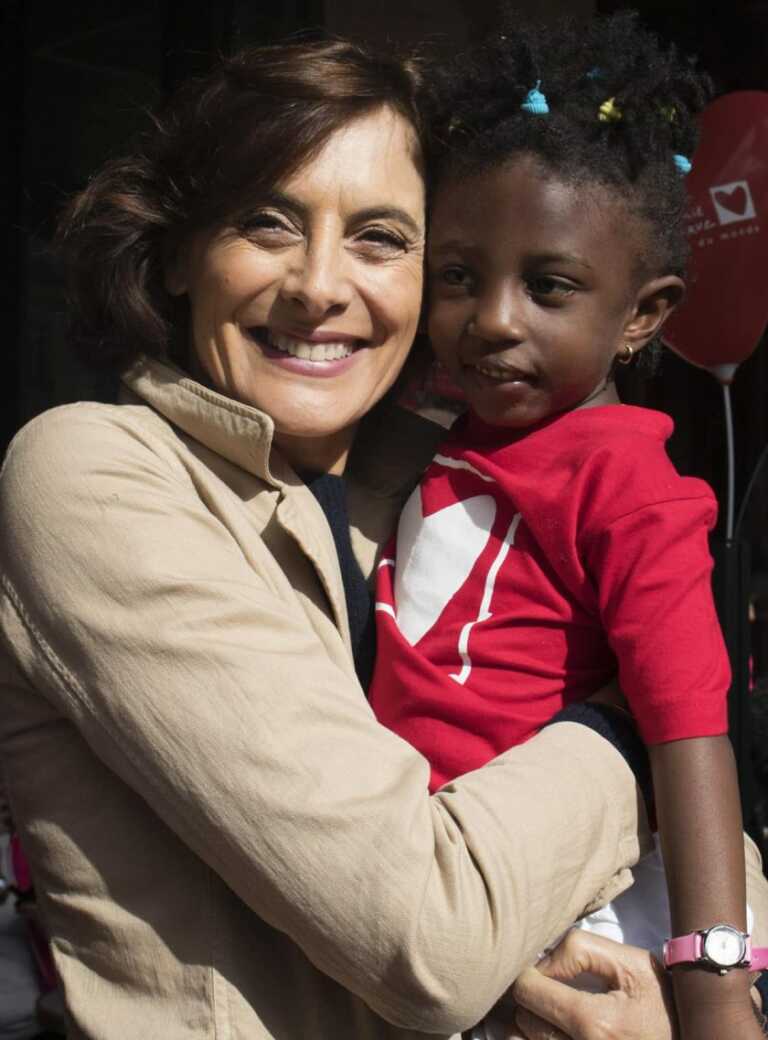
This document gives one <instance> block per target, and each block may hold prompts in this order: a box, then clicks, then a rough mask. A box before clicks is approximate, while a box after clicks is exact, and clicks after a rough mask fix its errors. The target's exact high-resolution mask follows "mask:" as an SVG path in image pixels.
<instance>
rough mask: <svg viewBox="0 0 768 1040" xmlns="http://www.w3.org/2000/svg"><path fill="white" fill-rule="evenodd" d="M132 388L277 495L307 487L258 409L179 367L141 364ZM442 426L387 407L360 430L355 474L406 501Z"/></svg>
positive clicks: (131, 376)
mask: <svg viewBox="0 0 768 1040" xmlns="http://www.w3.org/2000/svg"><path fill="white" fill-rule="evenodd" d="M122 379H123V382H124V383H125V385H126V386H127V387H128V388H129V389H130V390H131V391H133V393H134V394H136V395H137V396H138V397H139V398H141V399H142V400H143V401H145V402H146V403H147V404H148V405H150V407H152V408H153V409H154V410H155V411H157V412H159V413H160V414H161V415H162V416H163V417H164V418H166V419H167V420H168V421H169V422H170V423H173V425H174V426H177V427H178V428H179V429H180V430H182V431H183V432H184V433H186V434H187V435H188V436H190V437H192V438H194V439H195V440H197V441H199V442H200V443H201V444H203V445H205V447H206V448H209V449H210V450H211V451H214V452H216V454H218V455H220V456H221V457H222V458H225V459H227V460H228V461H229V462H232V463H234V464H235V465H236V466H239V467H240V468H241V469H244V470H245V471H246V472H248V473H251V474H253V475H254V476H256V477H259V478H260V479H261V480H264V481H265V482H266V483H268V484H270V485H272V486H273V487H276V488H280V489H282V488H284V487H285V486H286V485H293V486H295V485H296V484H297V483H300V481H299V478H298V477H297V476H296V474H295V472H294V470H293V469H292V467H291V466H290V465H289V463H288V462H287V461H286V460H285V459H283V458H282V456H281V455H280V452H279V450H278V449H277V448H276V447H275V446H274V445H273V443H272V442H273V438H274V432H275V426H274V423H273V421H272V419H271V418H270V417H269V416H268V415H267V414H266V413H265V412H262V411H260V410H259V409H258V408H253V407H252V406H250V405H247V404H241V403H240V402H239V401H235V400H233V399H232V398H231V397H226V396H225V395H224V394H220V393H218V392H217V391H216V390H213V389H211V388H210V387H207V386H204V385H203V384H202V383H199V382H197V381H196V380H194V379H193V378H192V377H191V376H189V375H187V374H186V373H185V372H183V371H182V370H181V369H179V368H177V367H176V366H175V365H173V364H171V363H170V362H166V361H159V360H156V359H154V358H148V357H144V356H142V357H140V358H139V359H138V360H137V361H136V362H135V363H134V364H133V365H131V366H130V368H128V369H127V370H126V371H125V372H124V373H123V376H122ZM443 432H444V431H443V430H442V429H441V427H439V426H437V425H436V424H435V423H432V422H430V421H429V420H427V419H423V418H421V416H418V415H415V414H413V413H411V412H407V411H406V410H405V409H402V408H399V407H397V406H395V405H392V404H389V403H388V402H386V401H385V402H382V403H381V404H380V405H379V406H377V407H376V408H374V410H373V411H372V412H371V413H370V415H368V416H366V417H365V419H364V420H363V422H361V424H360V430H359V433H358V435H357V437H356V439H355V445H354V447H353V450H352V455H351V458H350V464H349V467H348V473H349V475H350V476H351V477H352V478H353V479H354V480H355V481H357V482H358V483H359V484H361V485H364V486H365V487H366V488H367V490H368V491H370V492H371V493H373V494H375V495H376V496H378V497H383V498H389V497H393V496H397V497H401V496H402V494H403V492H404V490H408V489H409V488H410V487H411V486H412V485H413V484H415V482H416V481H417V480H418V478H419V476H420V475H421V473H422V472H423V470H424V469H425V467H426V466H427V464H428V463H429V461H430V459H431V458H432V455H433V453H434V449H435V447H436V445H437V442H438V440H439V439H440V437H441V436H442V434H443Z"/></svg>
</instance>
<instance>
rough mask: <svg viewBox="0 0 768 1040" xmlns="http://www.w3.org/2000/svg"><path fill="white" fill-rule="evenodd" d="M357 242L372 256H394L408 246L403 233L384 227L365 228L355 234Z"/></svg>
mask: <svg viewBox="0 0 768 1040" xmlns="http://www.w3.org/2000/svg"><path fill="white" fill-rule="evenodd" d="M355 242H356V243H357V245H358V247H360V248H362V250H363V252H365V253H366V254H369V255H372V256H384V257H387V256H394V255H395V254H397V253H402V252H404V251H405V250H406V249H407V248H408V243H407V242H406V240H405V238H403V236H402V235H400V234H399V233H398V232H397V231H392V230H390V229H389V228H382V227H370V228H365V229H364V230H363V231H360V232H358V234H357V235H356V236H355Z"/></svg>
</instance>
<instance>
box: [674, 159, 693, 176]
mask: <svg viewBox="0 0 768 1040" xmlns="http://www.w3.org/2000/svg"><path fill="white" fill-rule="evenodd" d="M672 162H673V163H674V164H675V169H676V170H677V172H678V173H679V174H680V176H681V177H685V176H686V175H687V174H689V173H690V172H691V170H692V169H693V163H692V162H691V160H690V159H689V158H688V157H687V156H685V155H673V156H672Z"/></svg>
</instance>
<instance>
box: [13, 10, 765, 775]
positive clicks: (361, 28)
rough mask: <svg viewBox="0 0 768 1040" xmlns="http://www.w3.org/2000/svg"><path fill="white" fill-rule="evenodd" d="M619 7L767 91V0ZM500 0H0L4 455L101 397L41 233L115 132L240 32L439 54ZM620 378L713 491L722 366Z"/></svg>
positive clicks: (761, 680) (756, 394)
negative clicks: (68, 407)
mask: <svg viewBox="0 0 768 1040" xmlns="http://www.w3.org/2000/svg"><path fill="white" fill-rule="evenodd" d="M512 6H513V8H515V9H516V10H519V11H520V13H521V14H527V15H532V16H546V15H547V14H552V13H556V12H568V13H571V14H575V15H578V16H583V17H585V18H586V17H589V16H590V15H591V14H593V13H594V12H596V11H597V12H607V11H612V10H616V9H617V8H622V7H626V6H628V5H627V4H626V3H620V2H615V0H578V2H571V3H566V2H563V0H527V2H519V3H516V4H513V5H512ZM629 6H634V7H635V8H637V9H639V10H640V12H641V16H642V18H643V20H644V21H645V22H646V23H647V24H648V25H650V26H651V27H653V28H655V29H657V30H658V31H659V32H661V33H662V34H663V35H665V36H667V37H670V38H672V39H675V40H676V41H678V42H679V44H680V46H681V47H682V48H683V49H684V50H686V51H688V52H693V53H696V54H698V55H699V56H700V58H701V61H702V63H703V64H704V66H705V67H706V68H707V69H708V70H709V71H710V73H711V74H712V76H713V77H714V79H715V81H716V84H717V88H718V91H719V92H720V93H725V92H728V91H732V90H739V89H768V0H717V2H714V3H702V2H701V0H697V2H694V0H682V2H675V0H671V2H662V0H642V2H638V3H636V4H633V5H629ZM497 8H498V4H497V2H496V0H387V2H382V0H377V2H374V3H371V4H366V3H360V2H356V0H286V2H282V3H273V4H266V3H260V2H253V0H250V2H247V0H218V2H213V0H184V2H182V0H85V2H78V3H76V4H54V3H51V2H43V0H28V2H27V3H22V2H21V0H0V57H1V58H2V61H0V77H2V95H1V96H2V98H3V104H2V106H1V107H0V111H1V118H2V122H0V135H1V136H0V156H2V161H0V171H1V172H0V176H1V177H2V185H1V186H2V191H0V220H1V221H2V226H3V231H4V233H3V235H2V236H0V241H1V242H2V249H3V251H4V252H5V254H6V255H5V256H4V257H3V259H4V260H5V263H4V264H3V266H2V271H3V272H4V274H3V276H2V278H0V304H2V314H3V316H4V327H5V336H4V340H3V346H2V349H3V355H4V357H3V362H4V363H3V366H2V372H3V375H2V377H0V404H1V405H2V407H1V409H0V452H2V450H3V448H4V445H5V444H6V443H7V441H8V440H9V439H10V437H11V436H12V434H13V432H14V431H15V430H16V429H17V428H18V426H19V425H20V424H21V423H22V422H24V421H26V420H27V419H28V418H30V417H31V416H32V415H34V414H36V413H37V412H39V411H41V410H42V409H43V408H46V407H49V406H51V405H52V404H57V403H61V402H64V401H68V400H73V399H76V398H83V397H96V398H100V399H109V397H110V395H111V394H112V392H113V388H112V386H111V385H110V384H109V382H108V381H105V380H104V378H103V377H102V378H101V379H97V378H94V376H93V375H92V374H91V373H88V372H85V371H83V370H82V369H80V368H79V367H78V365H77V364H76V363H75V361H74V360H73V359H72V358H71V357H70V356H69V355H68V353H67V350H66V344H65V305H64V301H63V297H62V291H61V281H60V277H59V273H58V271H57V268H56V264H55V262H54V260H53V259H52V257H51V254H50V250H49V243H50V238H51V234H52V230H53V227H54V225H55V221H56V214H57V212H58V211H59V209H60V207H61V205H62V202H63V200H64V199H65V198H66V197H67V195H69V194H71V193H72V192H74V191H76V190H77V189H78V188H80V187H82V185H83V184H84V183H85V182H86V180H87V178H88V176H89V175H90V173H91V172H92V171H93V170H94V169H95V168H96V167H97V166H98V165H99V164H100V163H101V162H102V161H103V160H104V159H105V158H107V157H108V156H110V155H112V154H115V153H119V152H120V151H121V150H123V149H124V148H125V147H126V142H127V141H128V139H129V138H130V136H131V134H132V133H133V132H134V131H135V130H137V129H138V128H140V127H141V126H142V125H144V122H145V120H146V109H147V108H148V107H151V106H153V105H154V104H156V103H157V102H159V101H161V100H162V99H163V97H164V96H165V95H166V94H167V92H168V91H169V90H172V89H173V88H174V87H175V86H176V85H177V84H178V83H179V82H181V81H182V80H184V79H185V78H186V77H188V76H189V75H192V74H195V73H198V72H201V71H204V70H205V69H206V68H207V67H208V66H209V65H210V63H211V62H212V61H213V60H215V58H216V56H217V54H219V53H220V52H227V51H229V50H231V49H233V48H235V47H237V46H238V45H240V44H244V43H252V42H266V41H270V40H274V39H277V38H280V37H282V36H284V35H286V34H288V33H291V32H296V31H299V30H306V29H321V30H326V31H330V32H335V33H341V34H346V35H351V36H357V37H363V38H367V39H369V40H372V41H373V42H374V43H375V44H376V45H377V46H390V45H392V44H406V45H408V44H415V43H417V42H419V41H421V40H425V39H426V40H429V41H430V42H431V43H432V44H433V45H435V46H438V47H441V48H443V49H445V50H446V51H450V50H454V49H460V48H461V47H462V45H464V44H465V43H466V42H467V41H469V40H471V39H473V38H475V37H477V36H478V35H480V34H482V33H483V32H484V31H485V30H486V29H487V28H488V27H490V26H492V25H493V24H494V20H495V18H496V16H497ZM767 278H768V274H767ZM767 389H768V360H767V359H766V350H765V348H764V347H763V348H762V349H760V350H758V351H757V352H756V353H755V354H754V355H753V356H752V357H751V358H750V359H749V360H748V361H747V362H745V363H744V364H743V365H742V366H741V368H740V370H739V372H738V374H737V376H736V381H735V385H734V387H733V399H734V413H735V418H736V451H737V459H738V473H737V492H738V494H739V495H741V494H742V493H743V490H744V487H745V485H746V482H747V479H748V476H749V473H750V472H751V470H752V468H753V466H754V464H755V462H756V460H757V458H758V455H759V454H760V452H761V450H762V448H763V445H764V444H765V443H766V441H768V414H767V412H766V408H765V401H766V390H767ZM623 393H624V397H625V400H628V401H630V402H633V403H641V404H647V405H649V406H652V407H657V408H661V409H663V410H664V411H667V412H669V413H670V414H671V415H672V416H673V418H674V419H675V423H676V432H675V435H674V438H673V440H672V442H671V453H672V455H673V458H674V461H675V462H676V464H677V466H678V468H679V469H680V470H681V471H682V472H684V473H688V474H695V475H698V476H702V477H704V478H705V479H707V480H709V481H710V483H712V484H713V485H714V487H715V489H716V491H717V493H718V497H719V498H720V500H721V501H723V498H724V495H723V492H724V471H725V447H724V428H723V409H722V401H721V392H720V388H719V386H718V385H717V383H716V382H715V380H714V379H713V378H712V377H711V376H709V375H708V374H707V373H705V372H702V371H699V370H697V369H694V368H692V367H690V366H688V365H687V364H685V363H684V362H683V361H681V360H680V359H678V358H677V357H676V356H675V355H672V354H670V353H665V356H664V358H663V362H662V365H661V367H660V370H659V371H658V373H657V374H655V375H654V376H653V377H652V378H650V379H644V380H643V379H640V378H638V376H637V375H636V374H634V373H629V374H628V377H627V378H625V380H624V386H623ZM766 477H767V478H768V474H767V475H766ZM767 486H768V479H764V480H763V481H761V482H760V483H759V485H758V488H757V492H756V494H755V496H754V499H753V501H752V505H751V508H750V511H749V514H748V519H747V535H748V542H749V547H750V550H751V560H752V562H751V567H750V571H749V575H748V581H747V584H748V586H749V588H748V589H747V590H746V591H745V592H744V595H745V596H747V595H748V596H749V599H750V609H751V610H752V612H753V617H754V620H753V623H752V626H751V639H752V650H753V656H754V662H755V675H756V679H757V683H758V690H760V689H762V688H763V687H765V688H766V690H768V536H767V532H766V524H765V517H766V513H767V512H768V492H767V491H766V487H767ZM766 703H768V701H767V702H766ZM767 714H768V713H767ZM757 724H758V725H759V724H760V723H759V720H758V723H757ZM764 746H765V747H766V748H768V732H767V733H766V739H765V741H764ZM766 757H768V752H766ZM766 776H767V778H768V768H767V770H766Z"/></svg>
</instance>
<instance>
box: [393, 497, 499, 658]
mask: <svg viewBox="0 0 768 1040" xmlns="http://www.w3.org/2000/svg"><path fill="white" fill-rule="evenodd" d="M495 516H496V502H495V500H494V499H493V497H492V496H491V495H476V496H474V497H473V498H468V499H466V500H465V501H463V502H455V503H454V504H452V505H450V506H446V507H445V508H444V509H440V510H438V511H437V512H435V513H432V514H430V515H429V516H426V517H425V516H424V515H423V513H422V504H421V489H420V488H416V490H415V491H414V492H413V494H412V495H411V497H410V498H409V499H408V501H407V502H406V504H405V508H404V509H403V512H402V514H401V516H400V523H399V525H398V529H397V567H396V569H395V589H394V591H395V604H396V610H397V613H396V620H397V625H398V628H399V629H400V631H401V632H402V634H403V637H404V638H405V639H406V640H407V641H408V642H409V643H410V644H411V646H415V645H416V643H418V642H419V640H420V639H421V638H422V636H424V635H425V634H426V633H427V632H428V631H429V630H430V629H431V628H432V626H433V625H434V624H435V622H436V621H437V619H438V618H439V617H440V615H441V614H442V612H443V610H444V609H445V607H446V606H447V604H448V603H450V601H451V600H452V599H453V597H454V596H455V595H456V593H457V592H458V591H459V589H460V588H461V587H462V586H463V585H464V583H465V581H466V580H467V578H468V577H469V574H470V572H471V570H472V568H473V567H474V565H475V563H476V562H477V560H478V558H479V556H480V554H481V553H482V551H483V549H484V548H485V546H486V545H487V544H488V539H489V537H490V533H491V528H492V527H493V521H494V518H495ZM376 609H377V610H382V609H383V610H384V611H385V612H386V613H392V611H391V609H390V610H387V607H386V604H383V603H377V604H376Z"/></svg>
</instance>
